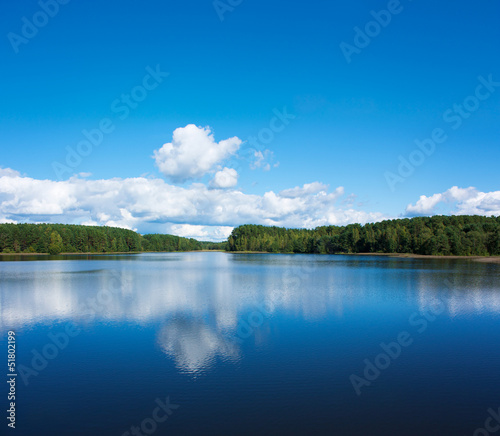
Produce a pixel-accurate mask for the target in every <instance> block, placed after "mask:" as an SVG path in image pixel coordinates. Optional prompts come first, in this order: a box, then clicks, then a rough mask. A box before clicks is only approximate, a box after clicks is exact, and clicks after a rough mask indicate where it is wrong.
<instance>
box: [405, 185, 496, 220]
mask: <svg viewBox="0 0 500 436" xmlns="http://www.w3.org/2000/svg"><path fill="white" fill-rule="evenodd" d="M443 205H448V206H451V207H452V210H451V212H452V213H453V214H456V215H486V216H492V215H495V216H496V215H500V191H492V192H481V191H478V190H477V189H476V188H474V187H469V188H459V187H457V186H453V187H452V188H450V189H448V190H447V191H445V192H442V193H438V194H434V195H431V196H430V197H427V196H426V195H421V196H420V198H419V200H418V201H417V202H416V203H415V204H409V205H408V206H407V207H406V215H408V216H416V215H429V214H434V213H436V211H437V210H438V209H439V207H440V206H443Z"/></svg>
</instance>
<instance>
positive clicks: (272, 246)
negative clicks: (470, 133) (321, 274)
mask: <svg viewBox="0 0 500 436" xmlns="http://www.w3.org/2000/svg"><path fill="white" fill-rule="evenodd" d="M227 250H228V251H263V252H270V253H326V254H336V253H410V254H426V255H457V256H490V255H491V256H494V255H497V256H498V255H500V217H484V216H476V215H474V216H470V215H460V216H433V217H416V218H405V219H395V220H387V221H382V222H378V223H371V224H365V225H364V226H362V225H360V224H350V225H347V226H323V227H317V228H315V229H311V230H308V229H286V228H282V227H267V226H260V225H243V226H239V227H236V228H235V229H234V230H233V232H232V233H231V235H230V236H229V238H228V241H227Z"/></svg>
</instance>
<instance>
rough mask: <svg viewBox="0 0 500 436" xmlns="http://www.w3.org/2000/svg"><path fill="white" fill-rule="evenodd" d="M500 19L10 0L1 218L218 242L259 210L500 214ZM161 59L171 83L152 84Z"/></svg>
mask: <svg viewBox="0 0 500 436" xmlns="http://www.w3.org/2000/svg"><path fill="white" fill-rule="evenodd" d="M62 3H64V4H62ZM237 3H239V4H237ZM231 4H233V5H235V6H231ZM44 9H45V10H47V11H49V12H50V15H53V16H49V14H47V13H46V12H44ZM380 11H389V12H380ZM499 16H500V4H499V3H498V2H494V1H484V2H480V3H476V4H473V3H472V2H466V1H456V2H453V3H452V4H445V3H443V4H441V3H439V4H436V2H431V1H425V0H419V1H416V0H414V1H410V0H401V1H397V0H391V1H370V2H369V1H358V2H347V1H338V2H328V1H319V0H315V1H311V2H308V3H307V4H304V3H303V2H286V3H284V2H272V1H271V2H269V1H265V2H264V1H260V0H254V1H249V0H243V1H241V2H238V1H236V0H232V1H231V2H230V1H229V0H220V1H216V2H213V1H211V0H207V1H201V0H196V1H186V2H169V1H167V2H165V1H157V0H153V1H148V2H143V3H141V2H137V1H120V2H118V1H107V2H103V3H101V4H99V5H98V6H95V7H94V6H90V5H89V4H88V3H86V2H81V1H80V2H79V1H76V0H70V1H68V0H65V1H62V0H61V3H58V2H57V3H56V2H55V0H53V1H52V0H49V1H47V2H46V3H44V2H43V1H41V2H36V1H21V2H8V3H6V4H4V5H3V6H2V14H0V27H1V30H2V32H1V35H2V36H3V37H2V43H1V44H0V56H1V58H2V60H3V62H2V68H1V69H0V75H1V76H0V77H1V83H2V85H1V87H0V132H1V134H0V149H1V155H0V167H1V168H3V175H2V173H0V176H2V177H0V219H1V220H3V221H7V222H9V221H13V222H42V221H50V222H71V223H79V222H84V223H89V224H99V225H104V224H107V225H113V224H114V225H120V226H127V227H131V228H135V229H138V230H139V231H141V232H147V231H171V232H174V233H177V234H182V235H187V236H195V237H200V238H203V237H206V238H212V239H217V238H221V237H223V235H225V234H227V232H228V231H229V229H230V228H231V227H232V226H234V225H238V224H242V223H244V222H256V223H263V224H277V225H286V226H297V227H302V226H314V225H320V224H345V223H347V222H366V221H373V220H378V219H382V218H392V217H398V216H412V215H419V214H425V215H431V214H434V213H480V214H485V215H492V214H494V215H498V214H499V213H500V194H499V187H498V163H499V161H500V159H499V158H500V151H499V150H500V148H499V137H500V135H499V134H500V123H498V116H499V113H500V111H499V103H500V87H499V84H500V83H498V82H500V59H499V57H498V44H499V42H500V28H499V26H498V17H499ZM376 17H378V20H379V21H380V22H381V23H383V25H382V24H380V22H377V18H376ZM221 18H222V19H221ZM33 23H34V24H33ZM30 32H31V33H30ZM360 32H362V33H363V35H361V36H360ZM367 34H368V36H366V35H367ZM356 35H357V38H356ZM346 47H350V48H349V49H346ZM346 50H347V51H349V50H351V51H350V55H349V53H347V52H346ZM148 67H149V70H148ZM151 70H153V71H161V72H162V73H165V74H164V75H163V76H161V77H160V80H161V83H160V82H158V81H156V82H155V79H154V77H152V78H150V79H148V80H149V81H147V82H146V83H147V84H148V85H149V87H150V88H153V87H154V89H151V90H146V92H145V93H144V88H143V89H142V91H141V90H140V89H139V90H137V87H138V86H139V87H140V86H141V85H142V84H143V81H144V80H145V77H146V76H147V75H148V74H150V71H151ZM166 73H168V77H165V75H166ZM478 87H481V89H479V91H478ZM134 89H135V96H136V97H138V100H134V99H133V98H132V100H129V101H131V102H132V103H131V106H133V108H132V107H129V111H128V113H125V111H124V110H123V109H122V110H121V111H120V110H118V109H117V108H123V103H122V101H121V100H122V98H123V96H124V95H125V96H126V95H130V94H131V92H132V91H133V90H134ZM477 92H479V94H478V96H476V93H477ZM139 100H140V101H139ZM117 101H118V102H117ZM455 105H461V106H462V108H461V109H460V108H459V107H458V106H455ZM283 112H285V113H287V114H288V118H285V124H284V123H283V122H281V121H278V120H273V119H274V118H275V117H276V113H281V114H282V113H283ZM103 120H108V122H109V123H110V125H111V126H112V128H110V130H112V131H110V132H109V133H105V134H103V138H102V142H100V143H99V144H98V145H95V146H92V150H91V151H90V152H89V153H86V155H85V156H83V155H80V156H79V158H78V159H77V160H78V164H77V165H74V166H68V165H67V162H65V159H66V158H67V155H68V151H67V147H69V148H70V149H72V150H76V149H77V144H79V143H80V142H81V141H82V140H85V136H84V135H83V133H82V131H83V130H84V129H86V130H87V131H91V130H92V129H96V128H98V127H99V124H100V123H101V122H102V121H103ZM190 125H194V126H192V127H193V128H191V129H189V128H186V126H190ZM176 129H181V130H180V131H178V132H179V135H180V136H182V138H183V139H182V140H181V141H180V142H177V143H176V142H175V141H174V142H173V140H172V135H173V132H174V131H176ZM209 129H210V130H209ZM273 129H274V130H275V131H273ZM435 129H441V130H439V131H438V132H434V133H435V134H436V137H437V138H440V139H441V141H442V142H441V143H439V144H437V143H436V147H435V149H433V150H431V151H430V152H429V150H428V152H429V153H427V154H424V153H423V151H421V150H420V149H419V148H418V147H417V144H416V143H415V140H425V139H427V138H430V137H431V135H432V134H433V131H435ZM210 134H213V140H212V141H211V140H210ZM259 135H260V138H264V140H265V141H260V140H258V142H259V144H258V146H256V145H255V142H253V143H252V141H250V142H249V138H252V137H257V138H259ZM204 136H205V137H206V138H207V141H208V142H204V140H203V138H204ZM234 137H236V138H237V140H235V141H234V142H233V143H231V144H232V145H231V144H229V145H228V144H227V143H225V142H221V141H225V140H228V139H230V138H234ZM443 138H445V139H443ZM168 143H173V146H172V148H171V149H170V151H169V152H167V150H166V149H165V148H164V149H163V153H159V154H158V152H159V150H161V149H162V147H163V145H164V144H168ZM419 150H420V151H419ZM155 151H157V155H158V156H160V155H161V156H160V157H157V158H156V159H155V157H154V156H155ZM190 153H191V154H190ZM214 153H215V154H214ZM259 153H261V155H259ZM412 153H413V154H412ZM410 157H413V158H414V159H417V160H416V161H415V162H420V164H419V165H418V166H416V165H414V168H413V170H411V169H410V170H408V169H407V168H406V172H405V168H404V165H403V167H400V168H398V166H399V165H400V163H401V159H405V160H407V161H408V160H409V159H410ZM419 159H420V161H419ZM54 163H60V164H61V165H66V167H67V169H68V171H64V172H63V173H62V172H61V171H59V172H58V171H57V170H55V169H54ZM73 163H74V161H73ZM69 170H71V171H69ZM229 170H233V171H229ZM235 172H236V173H235ZM78 174H80V175H78ZM116 178H120V179H121V180H122V182H123V183H121V184H118V186H121V187H120V188H119V189H118V188H116V187H114V185H113V183H112V180H115V179H116ZM134 180H135V182H134ZM214 180H218V182H214ZM388 180H389V182H388ZM221 181H222V182H221ZM134 184H138V185H134ZM148 184H151V185H154V189H153V188H151V186H149V185H148ZM304 185H306V186H304ZM123 186H127V188H123ZM137 186H141V189H142V191H141V190H139V191H140V192H139V193H137V192H138V191H137V189H138V188H137ZM296 187H297V189H296V190H295V191H293V192H292V191H291V189H293V188H296ZM339 187H342V188H343V189H342V190H339V189H338V188H339ZM454 187H456V188H454ZM299 188H300V189H299ZM117 189H118V190H119V191H120V192H116V190H117ZM108 190H111V191H108ZM106 192H108V194H107V195H105V193H106ZM113 192H115V194H114V195H113V194H112V193H113ZM283 192H284V194H283V195H280V193H283ZM141 193H142V194H141ZM271 193H272V194H271ZM135 195H143V196H147V197H148V201H145V200H144V204H142V205H141V206H140V207H139V206H137V203H138V201H137V197H136V196H135ZM85 196H90V197H93V198H94V200H92V201H91V200H89V198H87V197H85ZM165 196H166V197H167V198H168V199H170V200H167V203H171V204H170V206H169V207H166V206H165V208H163V209H161V208H159V207H158V203H160V199H162V202H163V203H164V202H165ZM421 196H424V197H422V198H421ZM97 197H99V198H101V199H102V198H107V200H106V201H104V200H102V201H97V200H95V198H97ZM186 197H187V198H189V201H188V203H184V199H185V198H186ZM202 200H203V201H202ZM111 203H112V206H111ZM179 204H182V205H183V206H182V207H181V209H182V210H181V211H179V210H176V205H179ZM408 205H411V206H410V207H408ZM246 207H247V208H248V209H249V210H247V209H246ZM252 210H253V213H252Z"/></svg>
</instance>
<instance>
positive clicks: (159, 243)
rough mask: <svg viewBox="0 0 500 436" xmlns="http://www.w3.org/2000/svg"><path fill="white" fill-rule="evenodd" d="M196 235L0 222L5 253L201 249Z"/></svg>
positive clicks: (0, 237) (201, 245)
mask: <svg viewBox="0 0 500 436" xmlns="http://www.w3.org/2000/svg"><path fill="white" fill-rule="evenodd" d="M201 249H203V244H202V243H201V242H199V241H197V240H195V239H187V238H182V237H179V236H172V235H145V236H141V235H140V234H139V233H136V232H134V231H132V230H127V229H120V228H116V227H97V226H82V225H71V224H0V252H3V253H50V254H59V253H110V252H138V251H191V250H201Z"/></svg>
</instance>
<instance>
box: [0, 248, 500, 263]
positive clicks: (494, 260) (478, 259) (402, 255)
mask: <svg viewBox="0 0 500 436" xmlns="http://www.w3.org/2000/svg"><path fill="white" fill-rule="evenodd" d="M145 253H229V254H315V253H270V252H268V251H225V250H187V251H116V252H107V253H96V252H93V253H92V252H85V253H75V252H71V253H59V254H56V255H51V254H49V253H0V256H78V255H94V256H112V255H116V254H145ZM317 254H319V253H317ZM335 255H340V256H386V257H398V258H410V259H463V260H472V261H474V262H483V263H498V264H500V256H456V255H442V256H441V255H433V254H412V253H337V254H334V255H333V256H335ZM329 256H331V254H330V255H329Z"/></svg>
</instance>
